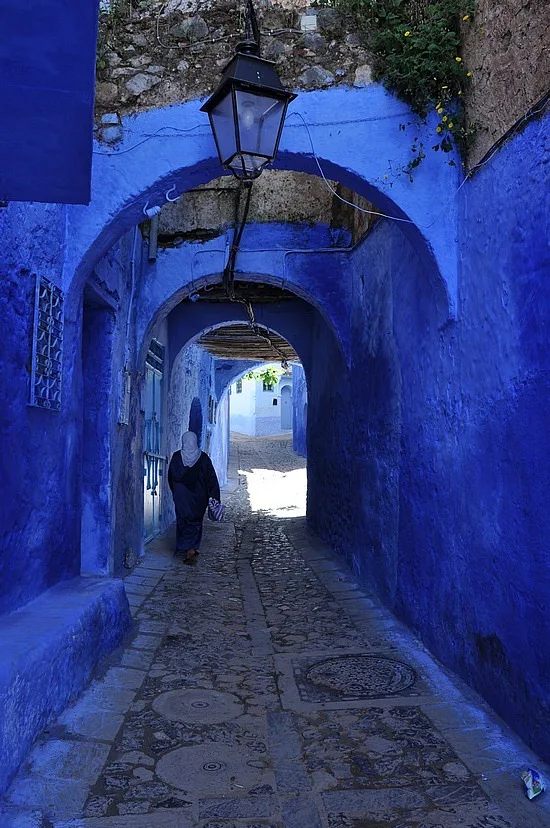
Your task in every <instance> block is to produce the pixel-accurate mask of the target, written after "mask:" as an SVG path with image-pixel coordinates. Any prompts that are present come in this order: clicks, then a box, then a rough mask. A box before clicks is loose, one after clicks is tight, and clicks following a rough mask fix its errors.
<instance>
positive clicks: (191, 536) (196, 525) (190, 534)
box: [168, 451, 220, 552]
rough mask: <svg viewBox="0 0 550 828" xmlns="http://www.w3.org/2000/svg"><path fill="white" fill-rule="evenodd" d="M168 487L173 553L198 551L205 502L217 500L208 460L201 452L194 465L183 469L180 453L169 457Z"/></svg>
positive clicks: (217, 493) (211, 468)
mask: <svg viewBox="0 0 550 828" xmlns="http://www.w3.org/2000/svg"><path fill="white" fill-rule="evenodd" d="M168 485H169V486H170V489H171V490H172V497H173V498H174V506H175V508H176V520H177V528H176V551H177V552H186V551H187V550H188V549H198V547H199V545H200V542H201V538H202V520H203V518H204V513H205V512H206V508H207V506H208V499H209V498H211V497H213V498H215V499H216V500H219V499H220V484H219V483H218V478H217V476H216V472H215V471H214V466H213V465H212V461H211V460H210V457H209V456H208V455H207V454H205V453H204V451H203V452H201V456H200V457H199V459H198V460H197V462H196V463H195V465H194V466H184V465H183V460H182V459H181V452H179V451H176V452H175V454H173V455H172V459H171V460H170V465H169V467H168Z"/></svg>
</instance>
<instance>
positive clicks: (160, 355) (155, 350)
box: [145, 339, 164, 373]
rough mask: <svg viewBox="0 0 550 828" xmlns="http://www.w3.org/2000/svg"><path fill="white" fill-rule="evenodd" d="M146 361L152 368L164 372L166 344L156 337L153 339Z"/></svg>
mask: <svg viewBox="0 0 550 828" xmlns="http://www.w3.org/2000/svg"><path fill="white" fill-rule="evenodd" d="M145 362H146V364H147V365H149V366H150V367H151V368H154V369H155V370H156V371H160V372H161V373H162V369H163V365H164V345H161V343H160V342H158V341H157V340H156V339H152V340H151V344H150V345H149V351H148V353H147V358H146V360H145Z"/></svg>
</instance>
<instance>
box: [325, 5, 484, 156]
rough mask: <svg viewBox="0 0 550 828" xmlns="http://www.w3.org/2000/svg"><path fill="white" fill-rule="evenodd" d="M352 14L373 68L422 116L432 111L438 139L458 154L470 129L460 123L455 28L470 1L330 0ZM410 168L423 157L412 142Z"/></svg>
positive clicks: (440, 146)
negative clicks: (453, 141)
mask: <svg viewBox="0 0 550 828" xmlns="http://www.w3.org/2000/svg"><path fill="white" fill-rule="evenodd" d="M333 2H334V4H335V5H336V6H337V7H338V8H340V9H341V10H342V11H343V12H345V13H348V14H352V15H353V16H354V17H355V19H356V21H357V26H358V28H359V30H360V31H361V32H362V33H363V35H364V36H365V39H366V42H367V45H368V47H369V49H370V51H371V53H372V57H373V60H374V67H373V68H374V72H375V75H376V77H377V79H378V80H381V81H382V82H383V83H384V84H385V85H386V86H387V87H388V88H389V89H391V90H392V91H393V92H395V93H396V94H397V95H398V96H399V97H400V98H401V99H402V100H404V101H405V102H406V103H408V104H409V106H410V107H411V109H412V110H413V111H414V112H416V113H417V114H419V115H420V116H422V117H425V116H426V115H427V113H428V112H429V111H430V110H432V109H435V110H436V111H437V114H438V115H439V123H438V125H437V132H438V135H440V137H441V140H440V141H439V142H438V143H437V144H436V145H435V146H434V147H433V149H434V150H442V151H443V152H449V151H450V150H451V149H452V140H451V138H452V137H454V139H455V141H456V143H457V145H458V147H459V149H460V150H461V152H462V153H463V155H464V154H465V153H466V152H467V148H468V145H469V143H470V140H471V137H472V134H473V128H472V127H471V125H469V124H468V123H467V121H466V117H465V112H464V105H463V101H462V97H463V94H464V92H465V90H466V88H467V86H468V83H469V81H470V78H471V75H472V73H471V72H470V71H469V69H468V68H467V67H466V66H465V64H464V61H463V60H462V57H461V56H460V54H459V50H460V42H461V32H462V28H463V27H464V26H467V25H468V23H469V22H470V20H471V18H472V15H473V13H474V0H432V2H430V1H429V0H333ZM413 149H414V150H415V152H416V155H415V159H414V160H413V162H412V163H411V165H410V167H411V169H412V168H414V167H415V166H418V164H419V163H420V162H421V160H422V158H423V157H425V154H424V147H423V146H420V145H417V146H416V147H414V148H413Z"/></svg>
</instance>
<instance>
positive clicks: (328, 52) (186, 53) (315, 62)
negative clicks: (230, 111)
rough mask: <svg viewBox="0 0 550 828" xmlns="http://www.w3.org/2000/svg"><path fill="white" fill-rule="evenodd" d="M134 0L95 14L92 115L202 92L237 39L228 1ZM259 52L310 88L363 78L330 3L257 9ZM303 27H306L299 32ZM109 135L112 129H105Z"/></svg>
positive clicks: (346, 29) (359, 52) (294, 82)
mask: <svg viewBox="0 0 550 828" xmlns="http://www.w3.org/2000/svg"><path fill="white" fill-rule="evenodd" d="M197 9H198V7H193V6H191V7H190V5H189V4H187V3H178V4H176V3H164V4H160V5H159V4H158V3H153V2H150V0H142V2H141V3H139V4H136V7H135V8H133V10H130V7H129V5H126V4H124V3H122V2H120V3H118V4H114V5H113V10H112V11H111V12H103V14H102V15H101V16H100V37H99V46H98V64H97V81H98V83H97V92H96V104H97V114H98V116H99V117H101V115H102V114H104V113H106V112H113V111H114V112H119V113H126V112H135V111H137V110H138V109H143V108H151V107H155V106H166V105H167V104H171V103H180V102H181V101H185V100H191V99H193V98H197V97H203V96H206V95H208V94H210V93H211V92H212V90H213V88H214V85H215V84H216V83H217V75H218V73H219V72H220V71H221V68H222V67H223V66H224V65H225V63H227V62H228V60H229V58H230V57H231V55H232V54H233V52H234V50H235V46H236V44H237V43H238V42H239V40H242V25H243V22H242V15H241V13H240V7H239V5H238V4H237V2H236V1H235V0H218V1H217V2H216V3H210V4H208V5H207V6H201V7H200V13H197ZM258 17H259V24H260V27H261V30H262V56H263V57H265V58H267V59H269V60H275V61H276V62H277V66H278V72H279V75H280V77H281V80H282V82H283V84H285V85H287V86H289V87H299V88H303V89H317V88H321V87H326V86H332V85H335V84H339V83H347V84H354V83H356V84H358V85H364V84H368V83H370V82H371V80H372V79H371V75H370V69H369V66H368V56H367V52H366V51H365V48H364V46H363V44H362V43H361V40H360V39H359V37H358V36H357V34H356V33H355V32H354V28H353V21H351V20H350V21H347V20H345V19H344V18H343V17H342V16H341V15H340V14H339V13H338V12H337V11H335V10H334V9H314V10H311V14H310V15H309V20H308V21H304V19H303V17H304V16H303V15H302V14H301V13H300V12H299V11H298V10H297V9H296V8H283V7H282V6H280V5H270V6H269V7H264V8H259V9H258ZM306 27H307V30H306ZM109 135H111V136H113V137H114V136H115V133H114V132H111V133H109Z"/></svg>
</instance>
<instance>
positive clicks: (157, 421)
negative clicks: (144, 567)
mask: <svg viewBox="0 0 550 828" xmlns="http://www.w3.org/2000/svg"><path fill="white" fill-rule="evenodd" d="M163 365H164V347H163V346H162V345H161V344H160V342H157V341H156V340H153V341H152V342H151V347H150V349H149V353H148V354H147V360H146V363H145V390H144V393H145V434H144V439H143V476H144V484H143V510H144V532H145V540H146V541H148V540H151V538H153V537H154V536H155V535H157V534H158V533H159V532H160V528H161V527H160V518H161V514H162V495H161V491H162V478H163V476H164V474H165V469H166V457H165V456H164V455H163V454H161V449H162V373H163Z"/></svg>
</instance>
